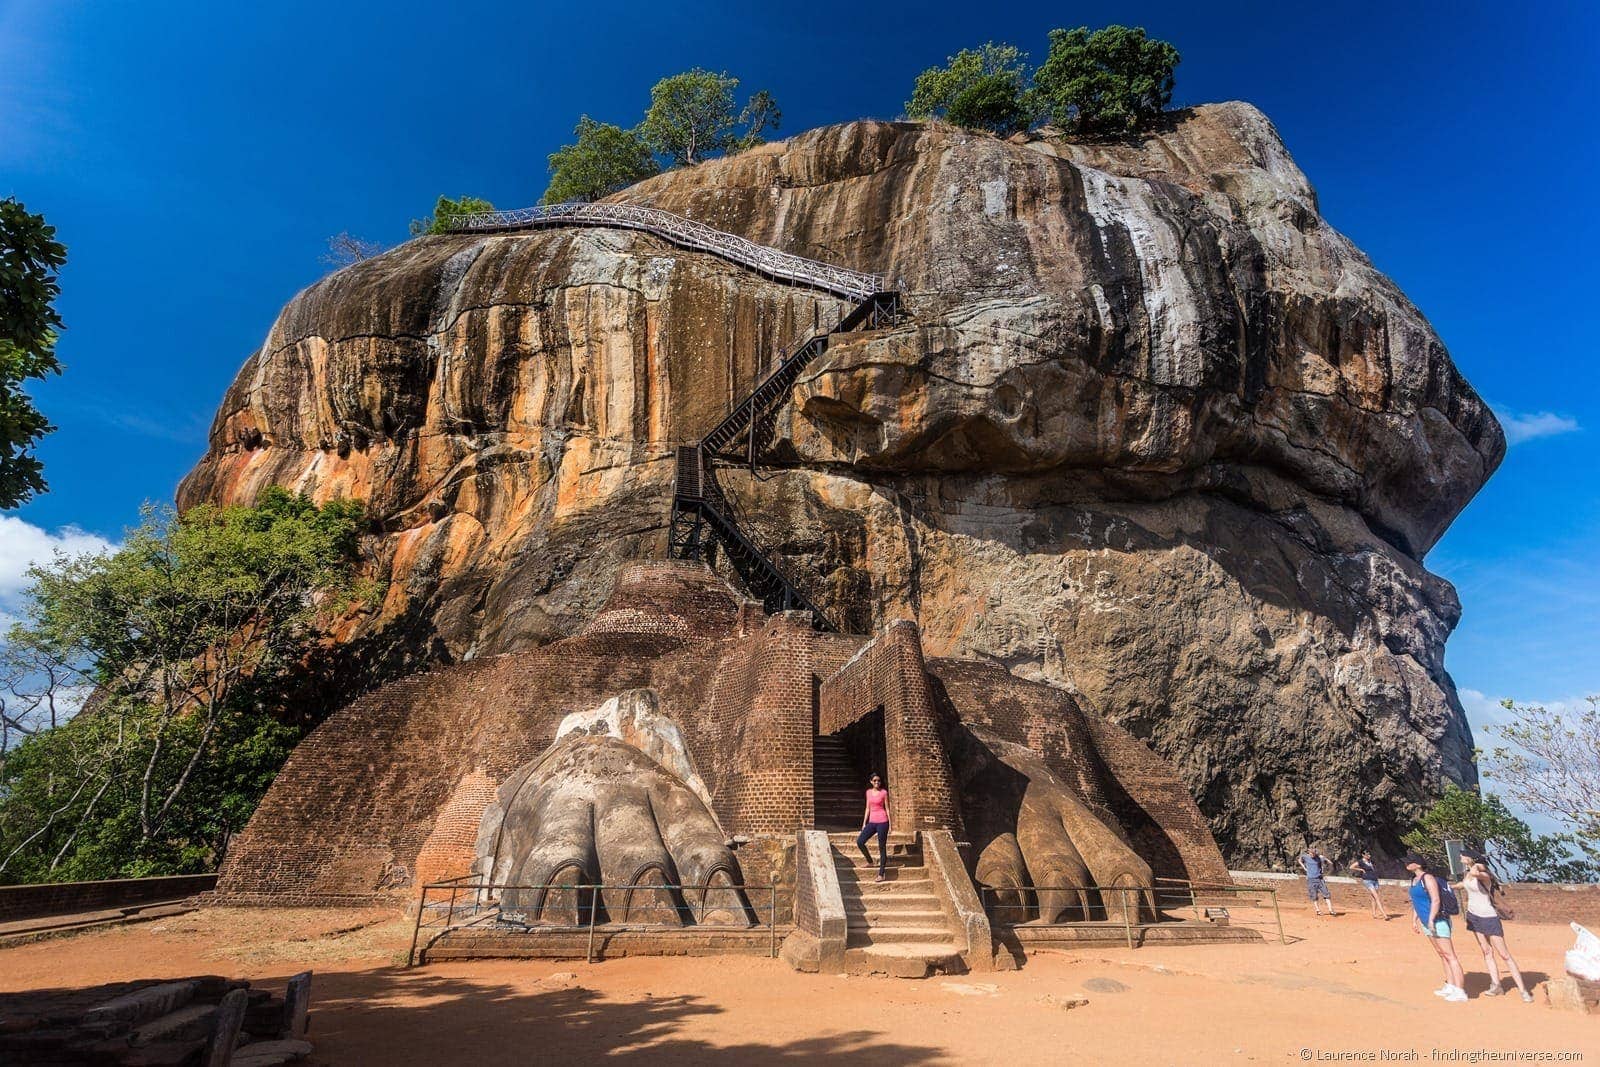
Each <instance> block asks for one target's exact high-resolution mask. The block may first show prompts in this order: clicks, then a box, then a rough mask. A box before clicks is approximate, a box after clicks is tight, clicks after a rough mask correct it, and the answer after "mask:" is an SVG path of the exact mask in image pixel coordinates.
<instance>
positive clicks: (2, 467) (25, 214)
mask: <svg viewBox="0 0 1600 1067" xmlns="http://www.w3.org/2000/svg"><path fill="white" fill-rule="evenodd" d="M66 261H67V250H66V247H65V246H63V245H62V244H61V243H60V242H59V241H57V240H56V230H55V227H54V226H51V225H49V224H48V223H46V222H45V221H44V216H43V215H35V214H33V213H32V212H30V211H29V210H28V209H27V208H25V207H23V206H22V204H21V203H20V202H19V201H18V200H17V199H16V198H15V197H6V198H5V199H3V200H0V508H14V507H16V506H17V505H19V504H22V503H24V502H25V501H27V500H29V499H30V498H32V497H33V496H34V495H36V494H38V493H42V492H44V491H45V482H44V474H43V471H44V467H43V465H42V464H41V463H40V462H39V461H38V459H36V458H34V456H33V446H34V445H35V444H36V443H37V442H38V440H39V438H41V437H43V436H44V435H45V434H47V433H49V432H50V431H51V430H52V429H54V427H53V426H51V425H50V423H49V421H48V420H46V419H45V417H44V415H43V414H42V413H41V412H40V411H39V409H38V408H36V407H34V406H33V400H32V398H30V397H29V396H28V394H27V393H25V392H23V390H22V386H23V383H25V382H27V381H29V380H30V379H43V378H44V377H45V375H47V374H59V373H61V364H60V363H58V362H57V361H56V351H55V350H56V334H57V333H58V332H59V331H60V330H61V328H62V327H61V316H60V315H58V314H57V313H56V309H55V307H54V306H53V305H54V303H55V299H56V297H57V296H59V295H60V294H61V286H60V284H59V283H58V282H57V281H56V272H57V271H59V270H60V269H61V267H62V265H63V264H64V263H66Z"/></svg>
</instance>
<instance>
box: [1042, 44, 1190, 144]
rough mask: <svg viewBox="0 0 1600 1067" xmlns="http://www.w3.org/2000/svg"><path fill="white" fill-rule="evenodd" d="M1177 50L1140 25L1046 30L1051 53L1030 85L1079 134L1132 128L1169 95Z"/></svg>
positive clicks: (1143, 122)
mask: <svg viewBox="0 0 1600 1067" xmlns="http://www.w3.org/2000/svg"><path fill="white" fill-rule="evenodd" d="M1179 58H1180V57H1179V55H1178V50H1177V49H1176V48H1174V47H1173V46H1172V45H1170V44H1168V43H1167V42H1166V41H1157V40H1152V39H1150V38H1149V37H1147V36H1146V35H1145V32H1144V29H1143V28H1142V27H1129V26H1106V27H1105V28H1103V29H1099V30H1096V31H1095V32H1093V33H1090V32H1089V29H1088V27H1086V26H1080V27H1078V28H1077V29H1075V30H1051V31H1050V54H1049V55H1048V56H1047V57H1046V58H1045V61H1044V63H1043V64H1042V65H1041V66H1040V67H1039V69H1038V70H1037V71H1036V72H1035V73H1034V76H1033V85H1034V90H1035V92H1036V93H1037V94H1038V97H1039V100H1040V103H1041V104H1042V105H1043V106H1044V107H1045V108H1047V109H1048V112H1049V115H1050V118H1051V119H1052V120H1053V121H1054V122H1056V123H1057V124H1058V125H1060V126H1061V127H1062V128H1063V129H1066V130H1070V131H1072V132H1074V133H1084V134H1118V133H1131V132H1133V131H1135V130H1138V129H1141V128H1143V127H1145V126H1147V125H1149V123H1150V121H1151V120H1152V119H1154V118H1155V117H1156V116H1157V115H1159V114H1160V113H1161V110H1162V109H1163V108H1165V107H1166V106H1167V103H1168V102H1169V101H1170V100H1171V99H1172V86H1173V80H1174V79H1173V72H1174V71H1175V70H1176V69H1177V66H1178V60H1179Z"/></svg>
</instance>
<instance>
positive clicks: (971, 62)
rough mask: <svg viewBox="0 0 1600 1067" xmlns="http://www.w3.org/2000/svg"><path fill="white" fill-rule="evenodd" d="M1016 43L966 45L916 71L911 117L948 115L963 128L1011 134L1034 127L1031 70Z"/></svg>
mask: <svg viewBox="0 0 1600 1067" xmlns="http://www.w3.org/2000/svg"><path fill="white" fill-rule="evenodd" d="M1026 59H1027V56H1025V55H1024V54H1023V53H1022V52H1021V51H1020V50H1018V49H1017V48H1016V47H1015V46H1013V45H1009V44H995V43H994V42H993V41H991V42H989V43H988V44H985V45H983V46H982V47H981V48H967V49H963V50H962V51H960V52H957V53H956V54H955V55H953V56H951V57H950V58H949V59H947V60H946V61H945V65H944V66H942V67H929V68H928V69H927V70H925V71H923V72H922V73H921V74H919V75H917V80H916V82H915V84H914V85H913V86H912V89H911V99H910V100H908V101H906V115H907V117H909V118H914V119H922V118H932V117H934V116H943V117H945V118H947V119H949V120H950V121H951V122H953V123H955V124H956V125H958V126H965V127H968V128H969V129H976V130H987V131H989V132H991V133H997V134H1002V135H1003V134H1008V133H1015V132H1016V131H1018V130H1025V129H1027V128H1028V126H1029V125H1030V121H1031V115H1030V114H1029V104H1028V89H1027V84H1028V68H1027V64H1026Z"/></svg>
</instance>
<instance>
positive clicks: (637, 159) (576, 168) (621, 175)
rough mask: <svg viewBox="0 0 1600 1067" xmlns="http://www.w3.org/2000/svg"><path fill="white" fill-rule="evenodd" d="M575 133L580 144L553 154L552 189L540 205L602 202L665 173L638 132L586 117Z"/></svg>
mask: <svg viewBox="0 0 1600 1067" xmlns="http://www.w3.org/2000/svg"><path fill="white" fill-rule="evenodd" d="M573 133H575V134H576V135H577V138H578V140H577V143H575V144H569V145H562V146H561V147H560V148H559V149H557V150H556V151H555V152H552V153H551V154H550V186H549V188H547V189H546V190H545V191H544V196H543V198H542V199H541V200H540V201H539V202H540V203H542V204H560V203H564V202H566V201H568V200H599V199H600V198H601V197H604V196H610V195H611V194H612V193H614V192H616V191H617V190H619V189H626V188H627V187H628V186H630V185H632V184H633V183H634V182H637V181H641V180H642V179H645V178H648V177H650V176H651V175H652V174H657V173H659V172H660V170H661V167H660V166H659V165H658V164H657V163H656V161H655V157H653V156H652V155H651V154H650V148H649V146H648V145H646V144H645V143H644V138H643V137H641V136H640V135H639V133H638V132H637V131H635V130H624V129H622V128H621V127H620V126H613V125H611V124H610V123H607V122H596V121H595V120H594V119H591V118H590V117H589V116H588V115H585V116H583V117H582V118H581V119H579V120H578V127H577V129H575V130H574V131H573Z"/></svg>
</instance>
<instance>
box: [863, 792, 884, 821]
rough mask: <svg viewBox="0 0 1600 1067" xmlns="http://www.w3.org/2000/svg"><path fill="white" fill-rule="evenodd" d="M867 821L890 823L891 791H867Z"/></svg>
mask: <svg viewBox="0 0 1600 1067" xmlns="http://www.w3.org/2000/svg"><path fill="white" fill-rule="evenodd" d="M867 821H868V822H888V821H889V791H888V790H887V789H869V790H867Z"/></svg>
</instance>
